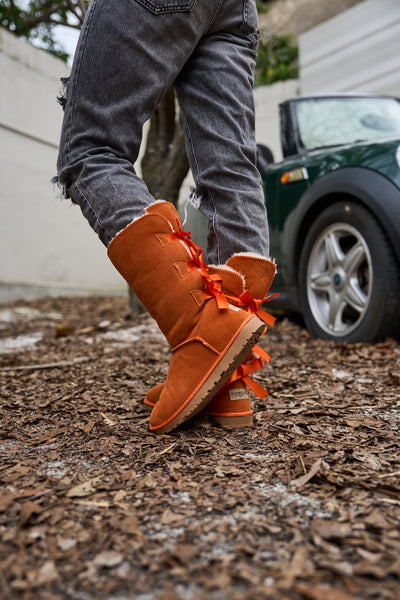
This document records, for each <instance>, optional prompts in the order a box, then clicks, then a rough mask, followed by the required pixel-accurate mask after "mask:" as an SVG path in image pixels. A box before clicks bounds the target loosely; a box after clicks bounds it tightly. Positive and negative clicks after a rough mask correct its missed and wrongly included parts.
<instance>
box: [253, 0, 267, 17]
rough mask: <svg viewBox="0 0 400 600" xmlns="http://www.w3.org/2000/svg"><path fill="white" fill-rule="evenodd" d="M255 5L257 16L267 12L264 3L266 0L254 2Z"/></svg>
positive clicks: (265, 3)
mask: <svg viewBox="0 0 400 600" xmlns="http://www.w3.org/2000/svg"><path fill="white" fill-rule="evenodd" d="M256 5H257V12H258V13H259V14H261V13H266V12H267V11H268V8H269V6H268V3H267V2H266V0H256Z"/></svg>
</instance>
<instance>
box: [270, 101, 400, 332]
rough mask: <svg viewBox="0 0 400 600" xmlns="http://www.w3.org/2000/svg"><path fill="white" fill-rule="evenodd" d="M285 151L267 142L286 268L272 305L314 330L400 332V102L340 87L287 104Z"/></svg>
mask: <svg viewBox="0 0 400 600" xmlns="http://www.w3.org/2000/svg"><path fill="white" fill-rule="evenodd" d="M280 126H281V143H282V150H283V156H284V159H283V161H282V162H279V163H273V162H272V163H271V162H268V152H267V149H266V148H265V147H262V146H260V147H259V169H260V172H261V175H262V179H263V185H264V191H265V198H266V205H267V210H268V220H269V224H270V236H271V256H273V257H274V258H275V259H276V262H277V265H278V274H277V277H276V279H275V282H274V286H273V289H272V290H271V291H272V292H279V297H278V298H277V299H276V300H274V301H273V302H271V304H270V305H269V306H268V308H269V309H271V308H272V305H274V306H275V307H276V308H279V309H283V310H284V311H287V312H298V313H300V314H301V315H302V317H303V319H304V322H305V325H306V327H307V329H308V330H309V332H310V333H311V335H313V336H314V337H320V338H325V339H329V340H336V341H349V342H361V341H370V342H373V341H377V340H379V339H383V338H385V337H387V336H392V337H397V336H399V334H400V102H399V100H397V99H395V98H391V97H385V96H376V95H361V94H334V95H323V96H312V97H309V96H307V97H302V96H299V97H296V98H293V99H290V100H287V101H285V102H283V103H282V104H281V105H280Z"/></svg>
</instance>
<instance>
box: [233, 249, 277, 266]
mask: <svg viewBox="0 0 400 600" xmlns="http://www.w3.org/2000/svg"><path fill="white" fill-rule="evenodd" d="M233 256H248V257H249V258H262V259H266V260H269V261H270V262H273V263H274V264H275V258H270V257H269V256H263V255H262V254H257V253H256V252H235V254H232V256H231V258H232V257H233Z"/></svg>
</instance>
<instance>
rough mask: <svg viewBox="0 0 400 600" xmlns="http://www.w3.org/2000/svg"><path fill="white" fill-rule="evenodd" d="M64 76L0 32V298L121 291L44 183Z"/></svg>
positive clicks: (81, 226)
mask: <svg viewBox="0 0 400 600" xmlns="http://www.w3.org/2000/svg"><path fill="white" fill-rule="evenodd" d="M66 75H68V67H67V66H66V65H65V64H64V63H63V62H61V61H60V60H58V59H56V58H54V57H52V56H51V55H49V54H48V53H46V52H44V51H42V50H37V49H35V48H32V46H30V45H28V44H27V43H25V42H23V41H21V40H19V39H17V38H16V37H15V36H13V35H12V34H10V33H9V32H8V31H6V30H5V29H3V28H0V77H1V85H0V176H1V180H0V211H1V218H0V301H8V300H10V299H14V298H18V297H22V298H32V297H37V296H42V295H53V294H62V293H64V294H73V293H84V292H89V293H97V292H100V293H103V292H105V293H114V292H119V293H126V285H125V284H124V282H123V281H122V280H121V278H120V276H119V275H118V274H117V273H116V272H115V270H114V268H113V267H112V265H111V264H110V263H109V261H108V259H107V256H106V253H105V249H104V247H103V246H102V245H101V244H100V242H99V241H98V239H97V237H96V235H95V234H94V233H93V232H92V231H91V229H90V228H89V226H88V225H87V223H86V221H85V220H84V219H83V217H82V215H81V212H80V209H79V208H77V207H75V206H71V203H70V201H66V200H63V201H61V200H59V199H57V198H56V194H55V191H54V190H53V187H52V185H51V183H50V180H51V177H52V176H53V175H54V174H55V169H56V160H57V147H58V141H59V133H60V127H61V120H62V110H61V107H60V106H59V105H58V103H57V102H56V96H57V94H58V93H59V88H60V84H59V78H60V77H62V76H66Z"/></svg>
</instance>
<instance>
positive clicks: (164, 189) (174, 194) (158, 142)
mask: <svg viewBox="0 0 400 600" xmlns="http://www.w3.org/2000/svg"><path fill="white" fill-rule="evenodd" d="M141 169H142V177H143V180H144V182H145V183H146V185H147V187H148V189H149V192H150V193H151V194H152V195H153V196H154V198H156V199H157V200H161V199H162V200H168V201H169V202H172V204H173V205H174V206H175V207H177V204H178V198H179V191H180V189H181V186H182V182H183V180H184V179H185V177H186V175H187V173H188V171H189V161H188V158H187V154H186V149H185V138H184V135H183V133H182V130H181V128H180V126H179V117H178V108H177V103H176V99H175V93H174V91H173V89H172V88H170V89H169V90H168V92H167V93H166V94H165V96H164V97H163V99H162V100H161V102H160V104H159V106H158V107H157V109H156V111H155V112H154V114H153V116H152V117H151V120H150V127H149V132H148V136H147V141H146V150H145V153H144V156H143V159H142V162H141ZM129 306H130V312H131V315H132V316H135V315H138V314H141V313H143V312H145V310H146V309H145V308H144V306H143V305H142V304H141V302H140V300H139V299H138V298H137V297H136V296H135V294H134V293H133V292H132V290H131V289H130V290H129Z"/></svg>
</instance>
